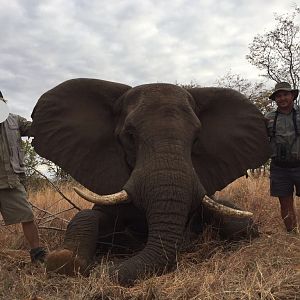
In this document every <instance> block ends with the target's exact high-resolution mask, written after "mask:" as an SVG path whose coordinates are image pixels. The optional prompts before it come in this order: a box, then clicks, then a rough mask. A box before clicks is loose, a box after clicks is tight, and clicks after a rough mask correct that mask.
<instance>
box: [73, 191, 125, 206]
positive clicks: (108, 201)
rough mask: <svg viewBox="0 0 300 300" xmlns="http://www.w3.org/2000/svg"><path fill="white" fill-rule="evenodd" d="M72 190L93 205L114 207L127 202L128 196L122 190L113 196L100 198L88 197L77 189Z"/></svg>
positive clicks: (95, 196)
mask: <svg viewBox="0 0 300 300" xmlns="http://www.w3.org/2000/svg"><path fill="white" fill-rule="evenodd" d="M73 189H74V191H75V192H76V193H77V194H78V195H79V196H80V197H82V198H83V199H85V200H87V201H89V202H92V203H95V204H102V205H114V204H118V203H122V202H125V201H126V200H128V194H127V192H126V191H125V190H122V191H121V192H118V193H115V194H111V195H103V196H101V195H97V194H95V195H88V194H86V193H85V192H83V191H82V190H80V189H79V188H77V187H74V188H73ZM126 202H128V201H126Z"/></svg>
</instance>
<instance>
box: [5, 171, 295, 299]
mask: <svg viewBox="0 0 300 300" xmlns="http://www.w3.org/2000/svg"><path fill="white" fill-rule="evenodd" d="M61 191H63V193H64V194H65V196H66V197H67V198H68V199H70V200H72V202H73V203H74V204H75V205H76V206H78V207H79V208H87V207H89V206H90V204H89V203H86V202H85V201H84V200H82V199H79V198H78V196H77V195H76V194H75V193H74V192H73V190H72V185H70V184H64V185H63V186H61ZM29 195H30V201H32V203H33V204H34V206H37V207H39V208H40V209H36V208H35V215H36V217H37V221H38V223H39V227H40V233H41V239H42V242H43V244H44V245H45V246H46V247H47V249H48V250H49V251H50V250H53V249H56V248H57V247H59V245H60V244H61V242H62V239H63V234H64V229H65V228H66V224H67V221H68V220H69V219H70V218H71V217H72V216H73V215H74V213H76V209H74V208H73V206H72V205H71V204H69V203H68V202H67V201H66V200H65V199H64V198H63V197H62V196H61V195H60V194H59V193H57V192H56V191H55V190H54V189H53V187H52V186H47V185H45V186H44V187H43V188H42V189H40V190H38V191H37V190H29ZM218 196H220V197H226V198H230V199H232V200H233V201H234V202H235V203H237V204H239V205H240V206H241V207H243V208H245V209H248V210H250V211H253V212H254V213H255V214H254V215H255V220H256V222H257V223H258V224H259V227H260V232H261V235H260V237H259V238H257V239H255V240H251V241H245V242H235V243H226V242H223V241H220V240H219V239H218V237H217V236H213V234H212V233H211V231H210V229H209V228H207V231H206V233H205V235H204V236H202V237H199V240H198V241H195V243H194V244H193V245H189V247H188V249H187V252H185V253H182V254H180V256H179V257H178V265H177V267H178V268H177V270H176V271H174V272H172V273H169V274H166V275H163V276H160V277H156V276H154V277H153V278H151V279H148V280H145V281H142V282H139V283H138V284H137V285H135V286H134V287H132V288H124V287H120V286H119V285H117V284H116V283H113V282H111V281H109V279H108V276H107V272H106V269H107V263H106V261H107V258H106V257H104V258H103V260H102V262H99V266H98V267H97V268H96V269H95V270H94V271H93V273H92V275H91V276H90V277H89V278H85V277H81V276H80V275H78V277H75V278H70V277H64V276H60V275H54V276H48V275H46V273H45V269H44V266H43V265H32V264H31V263H30V261H29V256H28V252H27V245H26V242H25V240H24V238H23V235H22V231H21V230H20V228H19V226H10V227H0V230H1V235H0V244H1V246H0V270H1V271H0V276H1V278H0V299H47V300H50V299H74V300H75V299H94V300H96V299H211V300H214V299H216V300H217V299H270V300H271V299H272V300H273V299H282V300H283V299H284V300H285V299H300V237H299V236H295V235H290V234H287V233H285V231H284V227H283V224H282V222H281V218H280V215H279V206H278V203H277V201H275V200H276V199H274V198H271V197H270V196H269V192H268V178H267V176H259V177H257V178H255V177H252V176H250V177H249V178H247V179H246V178H245V177H243V178H240V179H239V180H237V181H235V182H234V183H232V184H231V185H229V186H228V187H227V188H226V189H224V190H223V191H221V192H219V193H218ZM70 208H72V209H71V210H69V209H70ZM45 211H48V212H50V213H51V215H50V214H49V213H46V212H45ZM59 212H62V213H60V214H58V215H57V213H59ZM298 215H299V203H298ZM49 228H52V229H49ZM34 297H40V298H34Z"/></svg>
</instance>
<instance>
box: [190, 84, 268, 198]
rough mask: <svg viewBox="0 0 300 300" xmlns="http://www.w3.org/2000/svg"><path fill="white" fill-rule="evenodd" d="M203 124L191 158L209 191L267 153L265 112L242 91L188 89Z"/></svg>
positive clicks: (259, 161)
mask: <svg viewBox="0 0 300 300" xmlns="http://www.w3.org/2000/svg"><path fill="white" fill-rule="evenodd" d="M188 91H189V92H190V94H191V95H192V96H193V98H194V100H195V102H196V114H197V116H198V118H199V120H200V122H201V124H202V129H201V131H200V133H199V135H198V139H197V141H196V143H195V144H194V146H193V149H192V161H193V165H194V168H195V170H196V172H197V174H198V176H199V178H200V181H201V183H202V184H203V186H204V188H205V189H206V192H207V194H208V195H212V194H213V193H215V192H216V191H218V190H221V189H222V188H224V187H225V186H227V185H228V184H229V183H231V182H232V181H234V180H235V179H237V178H239V177H241V176H242V175H245V173H246V171H247V170H248V169H254V168H258V167H260V166H261V165H262V164H263V163H265V162H266V161H267V159H268V158H269V157H270V146H269V142H268V137H267V130H266V125H265V121H264V116H263V115H262V114H261V113H260V111H259V110H258V109H257V108H256V106H255V105H254V104H252V103H251V102H250V101H249V100H248V99H247V98H246V97H244V96H243V95H242V94H240V93H238V92H236V91H234V90H232V89H224V88H193V89H189V90H188Z"/></svg>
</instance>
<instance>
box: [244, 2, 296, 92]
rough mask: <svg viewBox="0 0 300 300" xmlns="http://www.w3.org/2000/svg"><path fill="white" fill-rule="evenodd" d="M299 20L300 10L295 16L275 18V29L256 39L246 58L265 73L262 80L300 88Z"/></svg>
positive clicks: (287, 15) (294, 13) (286, 15)
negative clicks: (265, 79) (284, 82)
mask: <svg viewBox="0 0 300 300" xmlns="http://www.w3.org/2000/svg"><path fill="white" fill-rule="evenodd" d="M297 16H300V8H299V7H296V8H295V10H294V12H293V13H291V14H285V15H276V14H275V20H276V21H277V24H276V27H275V29H273V30H271V31H269V32H266V33H264V34H258V35H257V36H255V37H254V39H253V42H252V44H250V46H249V50H250V53H249V54H248V55H247V56H246V58H247V60H248V61H249V62H250V63H251V64H252V65H254V66H256V67H258V68H259V69H260V70H264V71H265V72H264V74H262V76H264V77H266V78H268V79H271V80H274V81H275V82H280V81H289V82H290V83H291V85H292V86H293V88H298V87H299V85H300V28H299V25H297V24H296V22H295V20H296V17H297ZM297 21H298V22H299V18H298V19H297Z"/></svg>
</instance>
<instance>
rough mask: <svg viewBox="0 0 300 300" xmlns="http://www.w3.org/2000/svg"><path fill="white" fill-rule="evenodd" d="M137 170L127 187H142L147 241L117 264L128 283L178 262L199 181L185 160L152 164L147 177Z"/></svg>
mask: <svg viewBox="0 0 300 300" xmlns="http://www.w3.org/2000/svg"><path fill="white" fill-rule="evenodd" d="M165 163H167V164H168V162H166V161H164V164H165ZM169 163H170V161H169ZM170 166H172V167H170ZM149 169H150V170H149ZM136 170H138V168H136ZM136 173H137V174H132V178H131V179H132V180H130V182H128V183H127V185H126V187H125V189H126V190H127V191H128V192H129V194H130V195H132V194H135V193H136V189H137V187H139V191H142V192H141V193H142V195H141V196H140V197H143V201H142V203H143V204H145V203H146V208H144V209H146V216H147V221H148V241H147V244H146V246H145V248H144V249H143V250H142V251H141V252H140V253H138V254H137V255H136V256H134V257H132V258H130V259H129V260H127V261H125V262H123V263H122V264H120V265H118V266H117V267H116V268H115V270H114V271H117V277H118V278H117V279H118V281H119V282H120V283H121V284H125V285H128V284H132V283H133V282H134V281H135V280H136V279H138V278H140V279H141V278H145V277H147V276H148V275H149V274H151V273H156V274H161V273H163V272H164V271H167V270H169V269H170V268H171V267H173V266H174V265H175V264H176V257H177V252H178V250H179V249H180V246H181V244H182V241H183V232H184V228H185V224H186V222H187V218H188V213H189V211H190V208H191V205H192V199H196V198H195V195H194V193H195V183H196V182H198V181H196V180H195V178H196V175H195V174H194V171H193V168H191V167H190V166H187V165H186V163H185V165H183V164H182V163H178V164H177V165H176V168H175V169H174V163H172V164H169V165H168V166H166V165H165V167H164V168H162V167H161V166H160V167H159V169H155V166H154V167H153V166H151V167H149V168H148V170H147V171H146V172H145V170H144V172H143V174H146V175H145V176H144V179H143V176H142V174H138V173H139V172H138V171H137V172H136ZM137 175H138V176H137ZM145 177H146V178H145ZM137 181H138V182H139V183H138V185H137ZM199 197H200V195H199ZM198 199H199V198H198ZM139 204H140V203H136V205H137V206H139Z"/></svg>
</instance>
